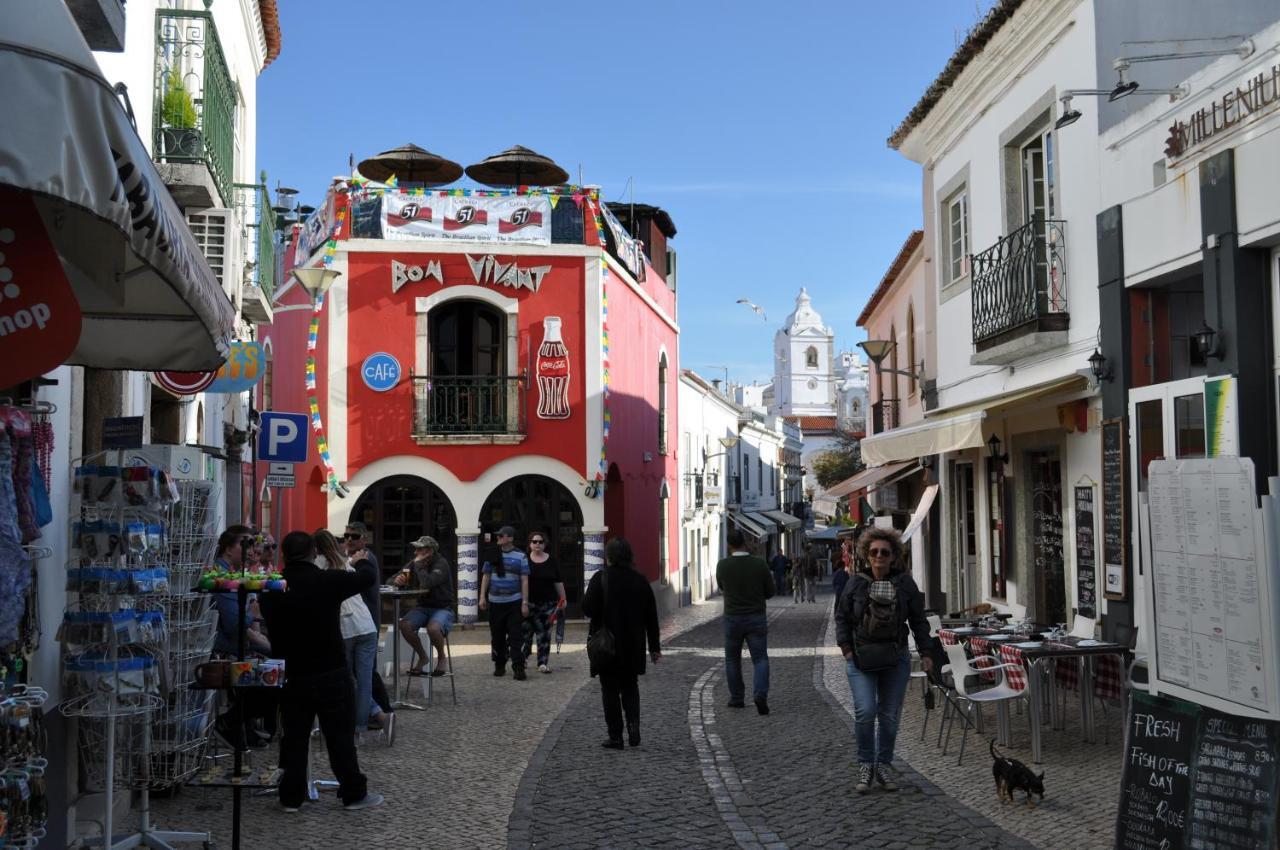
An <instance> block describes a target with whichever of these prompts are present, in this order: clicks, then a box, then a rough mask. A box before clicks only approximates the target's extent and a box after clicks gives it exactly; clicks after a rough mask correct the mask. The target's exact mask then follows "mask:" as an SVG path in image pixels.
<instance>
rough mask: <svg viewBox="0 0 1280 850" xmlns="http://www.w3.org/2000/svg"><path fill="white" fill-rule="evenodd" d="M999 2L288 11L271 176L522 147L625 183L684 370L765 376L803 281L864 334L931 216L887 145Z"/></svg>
mask: <svg viewBox="0 0 1280 850" xmlns="http://www.w3.org/2000/svg"><path fill="white" fill-rule="evenodd" d="M989 5H990V2H989V0H982V2H981V3H980V4H979V3H977V2H975V0H896V1H895V2H888V3H873V2H866V0H828V2H811V0H793V2H788V3H777V2H756V0H741V2H728V0H683V2H668V0H651V2H647V3H640V4H626V5H623V4H612V3H607V2H591V3H588V2H579V0H550V2H542V3H537V4H533V3H517V2H508V0H495V2H489V3H427V2H416V0H398V1H397V2H392V0H364V2H361V3H351V2H337V0H308V2H305V3H304V2H296V0H285V2H282V3H281V4H280V7H281V9H280V12H281V26H282V30H283V39H284V45H283V52H282V53H281V55H280V58H279V59H277V60H276V62H275V63H274V64H272V65H271V66H270V67H268V68H267V70H266V71H265V72H264V73H263V75H262V77H261V78H260V80H259V95H258V103H259V116H258V121H259V124H258V129H259V137H258V163H259V167H260V168H265V169H266V170H267V172H268V175H269V179H270V181H271V183H272V185H273V186H274V185H275V184H276V181H277V180H279V181H281V182H282V183H283V184H284V185H287V186H292V187H294V188H297V189H300V190H302V194H301V196H300V197H301V200H302V202H304V203H311V204H315V203H317V202H318V200H319V199H320V197H321V195H322V192H323V190H324V187H325V186H326V185H328V180H329V178H330V177H331V176H333V175H335V174H342V173H345V172H346V168H347V156H348V154H354V155H355V158H356V161H359V160H360V159H362V158H364V157H367V156H370V155H372V154H374V153H377V152H378V151H380V150H385V149H386V148H390V147H395V146H397V145H400V144H403V143H405V142H413V143H415V144H418V145H421V146H422V147H425V148H427V149H428V150H432V151H435V152H436V153H440V154H443V155H445V156H447V157H449V158H451V159H453V160H455V161H457V162H460V163H462V164H463V165H466V164H469V163H472V162H476V161H478V160H480V159H482V158H484V157H485V156H488V155H489V154H492V153H496V152H497V151H500V150H503V149H505V148H507V147H509V146H511V145H513V144H522V145H525V146H527V147H531V148H533V149H534V150H536V151H539V152H541V153H544V154H547V155H548V156H551V157H552V158H553V159H555V160H556V161H557V162H559V163H560V164H561V165H562V166H563V167H564V168H565V169H566V170H567V171H569V172H570V174H571V175H572V178H571V179H573V180H575V181H576V180H577V176H578V172H579V168H581V173H582V177H583V179H584V180H585V181H586V182H587V183H595V184H599V185H601V186H602V187H603V193H604V196H605V198H606V199H607V200H623V199H628V198H630V194H631V189H630V188H629V186H628V181H629V180H630V181H634V188H635V200H636V201H637V202H643V203H649V204H655V205H658V206H661V207H663V208H664V209H666V210H667V211H668V212H669V213H670V214H671V216H672V218H673V219H674V221H675V224H676V227H677V229H678V231H679V233H678V235H677V236H676V238H675V240H674V242H673V243H672V244H673V247H674V248H675V249H676V250H677V251H678V252H679V263H680V266H679V287H680V288H679V299H680V303H679V311H680V316H679V318H680V326H681V365H682V366H684V367H685V368H692V369H694V370H697V371H699V372H701V373H703V374H705V375H707V376H708V377H713V376H715V375H717V374H722V371H721V370H719V369H713V368H710V367H711V366H713V365H715V366H723V365H727V366H728V367H729V370H730V377H731V378H732V379H733V380H734V381H742V382H747V383H749V382H750V381H751V380H752V379H757V378H758V379H762V380H768V379H769V378H770V376H771V374H772V363H771V354H770V352H771V345H772V340H773V334H774V332H775V331H776V330H777V328H778V327H779V326H780V324H781V322H782V320H783V319H784V318H785V316H786V315H787V313H789V312H790V311H791V309H792V306H793V304H794V301H795V296H796V293H797V292H799V289H800V287H801V286H805V287H807V288H808V290H809V293H810V295H811V296H812V298H813V303H814V307H815V308H817V309H818V311H819V312H821V313H822V316H823V318H824V320H825V321H826V322H827V324H829V325H831V326H832V327H833V328H834V329H835V332H836V344H837V347H841V348H851V347H852V346H853V344H854V343H855V342H856V341H857V340H859V339H862V338H863V334H862V332H861V331H860V330H859V329H858V328H856V326H855V324H854V323H855V321H856V319H857V316H858V313H859V312H861V309H862V307H863V305H865V303H866V300H867V297H868V296H869V295H870V294H871V292H872V290H873V289H874V288H875V285H876V284H877V283H878V282H879V280H880V278H881V276H882V275H883V274H884V271H885V269H886V267H887V266H888V264H889V262H890V261H891V260H892V259H893V257H894V255H895V254H896V253H897V251H898V249H899V247H900V246H901V244H902V242H903V240H904V239H905V238H906V236H907V234H908V233H910V231H911V230H912V229H914V228H916V227H919V226H920V221H921V209H920V171H919V167H918V166H917V165H916V164H915V163H912V162H909V161H907V160H906V159H905V158H904V157H902V156H901V155H900V154H898V153H896V152H895V151H892V150H890V149H889V148H888V147H887V146H886V145H885V139H886V138H887V137H888V135H889V133H890V131H891V130H892V129H893V128H894V127H895V126H896V125H897V124H898V122H899V121H901V119H902V118H903V116H905V115H906V114H907V112H908V111H909V110H910V109H911V107H912V106H913V105H914V104H915V102H916V101H917V100H918V99H919V97H920V95H921V94H922V93H923V91H924V90H925V88H926V87H927V86H928V85H929V83H930V82H931V81H932V80H933V79H934V77H935V76H936V75H937V73H938V72H939V71H940V70H941V69H942V67H943V65H944V64H945V63H946V61H947V59H948V58H949V57H950V55H951V53H952V52H953V51H954V49H955V47H956V45H957V44H958V43H959V40H960V39H961V38H962V37H963V34H964V32H965V31H966V30H968V28H969V27H971V26H972V25H973V23H974V22H975V21H976V20H978V18H979V16H980V15H981V13H982V9H985V8H986V7H988V6H989ZM980 7H981V8H980ZM738 298H750V299H751V300H752V301H754V302H755V303H757V304H759V305H761V306H762V307H764V309H765V310H766V312H767V314H768V321H767V322H765V321H763V320H762V319H761V318H760V316H758V315H757V314H755V313H753V312H751V311H750V310H748V309H747V308H746V307H744V306H740V305H737V304H735V302H736V301H737V299H738Z"/></svg>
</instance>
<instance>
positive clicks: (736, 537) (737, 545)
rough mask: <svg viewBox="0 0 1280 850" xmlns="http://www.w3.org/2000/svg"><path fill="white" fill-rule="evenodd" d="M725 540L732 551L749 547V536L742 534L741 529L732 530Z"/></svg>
mask: <svg viewBox="0 0 1280 850" xmlns="http://www.w3.org/2000/svg"><path fill="white" fill-rule="evenodd" d="M725 539H726V540H727V541H728V543H729V548H731V549H741V548H742V547H743V546H746V545H747V536H746V535H745V534H743V533H742V529H740V528H734V529H731V530H730V531H729V534H728V535H727V536H726V537H725Z"/></svg>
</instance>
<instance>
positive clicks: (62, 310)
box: [0, 187, 81, 387]
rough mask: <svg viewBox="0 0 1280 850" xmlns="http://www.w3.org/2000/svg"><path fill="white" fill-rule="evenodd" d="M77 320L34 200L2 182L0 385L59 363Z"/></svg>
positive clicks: (74, 338)
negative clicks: (5, 186)
mask: <svg viewBox="0 0 1280 850" xmlns="http://www.w3.org/2000/svg"><path fill="white" fill-rule="evenodd" d="M80 321H81V319H80V302H79V301H78V300H77V299H76V294H75V291H74V290H73V289H72V288H71V283H70V282H69V281H68V280H67V275H66V272H64V271H63V268H62V262H61V261H60V260H59V259H58V254H57V252H56V251H54V249H53V243H52V242H50V241H49V234H48V233H47V232H46V231H45V229H44V223H43V222H42V221H41V219H40V213H39V211H37V209H36V204H35V201H33V200H32V198H31V196H30V195H28V194H26V193H24V192H19V191H17V190H15V189H9V188H4V187H0V387H8V386H12V385H14V384H18V383H21V382H22V381H26V380H30V379H31V378H35V377H37V376H39V375H43V374H44V373H45V372H49V371H52V370H53V369H56V368H57V367H59V366H61V365H62V364H63V362H64V361H66V359H67V358H68V357H70V356H71V353H72V352H73V351H75V348H76V343H78V342H79V341H80Z"/></svg>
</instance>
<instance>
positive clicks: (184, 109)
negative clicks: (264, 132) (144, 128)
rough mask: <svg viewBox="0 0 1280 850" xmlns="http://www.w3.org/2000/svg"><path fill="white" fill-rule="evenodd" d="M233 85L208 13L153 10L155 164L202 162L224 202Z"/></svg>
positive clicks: (231, 149)
mask: <svg viewBox="0 0 1280 850" xmlns="http://www.w3.org/2000/svg"><path fill="white" fill-rule="evenodd" d="M235 110H236V95H235V82H234V81H233V80H232V79H231V72H230V71H229V70H228V69H227V60H226V57H225V56H224V54H223V52H222V45H221V43H220V42H219V41H218V31H217V30H216V29H215V28H214V25H213V15H212V14H211V13H209V12H193V11H184V10H181V9H162V10H160V11H158V12H156V68H155V120H154V125H155V138H154V144H153V147H152V154H153V156H155V158H156V160H157V161H158V162H160V161H163V162H186V163H204V164H205V165H206V166H207V167H208V169H209V174H210V176H211V177H212V178H213V182H214V184H215V185H216V186H217V187H218V191H219V192H221V193H222V198H223V202H224V203H229V200H230V198H231V194H230V189H231V181H232V177H233V173H234V172H233V162H232V158H233V156H234V153H235Z"/></svg>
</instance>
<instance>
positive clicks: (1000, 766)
mask: <svg viewBox="0 0 1280 850" xmlns="http://www.w3.org/2000/svg"><path fill="white" fill-rule="evenodd" d="M991 758H992V762H991V775H992V776H994V777H995V778H996V796H997V797H999V798H1000V799H1001V801H1005V800H1008V801H1009V802H1010V803H1012V802H1013V792H1014V791H1019V790H1020V791H1022V793H1023V794H1025V795H1026V802H1027V808H1029V809H1030V808H1034V807H1035V803H1033V802H1032V800H1031V795H1032V794H1037V795H1039V797H1040V799H1041V801H1043V800H1044V773H1043V772H1042V773H1041V774H1040V775H1039V776H1036V775H1035V774H1034V773H1033V772H1032V771H1031V768H1029V767H1027V766H1026V765H1025V764H1023V763H1022V762H1020V761H1018V760H1017V759H1011V758H1006V757H1005V756H1002V755H999V754H998V753H997V752H996V742H995V741H992V742H991Z"/></svg>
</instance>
